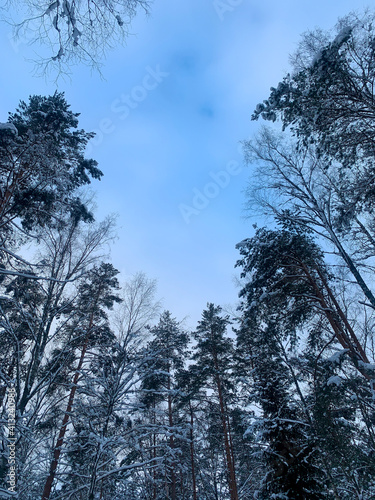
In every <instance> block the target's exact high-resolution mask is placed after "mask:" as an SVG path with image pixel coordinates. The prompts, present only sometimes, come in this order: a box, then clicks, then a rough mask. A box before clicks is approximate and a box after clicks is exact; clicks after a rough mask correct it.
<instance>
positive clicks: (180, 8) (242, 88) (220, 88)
mask: <svg viewBox="0 0 375 500" xmlns="http://www.w3.org/2000/svg"><path fill="white" fill-rule="evenodd" d="M366 5H369V3H368V2H365V1H361V0H332V1H327V0H314V1H312V0H304V1H301V0H284V1H283V2H280V1H276V0H264V1H260V0H222V1H217V0H216V1H215V0H188V1H187V0H174V1H173V0H154V3H153V5H152V7H151V15H150V16H148V17H147V16H145V15H144V14H143V12H140V13H139V15H138V17H137V18H136V19H135V20H134V22H133V24H132V28H131V33H132V34H131V36H129V38H128V40H127V45H126V46H125V47H119V48H117V49H116V50H114V51H112V52H111V53H109V55H108V57H107V59H106V61H105V62H104V66H103V68H102V72H103V76H104V79H102V78H101V77H100V76H99V75H98V74H96V73H92V72H91V71H90V69H89V68H85V67H82V66H81V67H75V68H72V73H71V77H70V79H69V78H67V79H65V80H62V79H60V80H59V81H58V82H57V83H56V82H55V81H54V79H53V78H52V77H51V78H47V79H43V78H38V77H35V76H33V74H32V73H33V64H32V63H31V62H29V61H28V60H27V59H28V58H29V59H30V58H32V57H33V50H34V48H33V47H29V46H28V45H27V43H25V42H26V41H22V40H21V41H20V42H17V43H16V42H14V41H12V39H11V36H10V35H11V28H10V27H9V26H7V25H5V24H2V25H0V36H1V44H2V47H3V49H2V51H1V56H0V57H1V59H2V61H1V67H2V78H1V102H0V121H2V122H5V121H6V120H7V112H8V111H13V110H14V109H15V107H16V106H17V104H18V102H19V100H20V99H23V100H27V99H28V96H29V95H31V94H42V95H49V94H53V93H54V91H55V90H58V91H64V92H65V94H66V98H67V101H68V102H69V103H70V104H71V109H72V111H74V112H80V113H81V116H80V126H81V127H82V128H84V129H85V130H87V131H95V132H97V137H96V139H95V140H94V141H93V142H92V144H90V147H89V156H91V157H93V158H95V159H96V160H97V161H98V162H99V167H100V168H101V170H102V171H103V172H104V177H103V178H102V180H101V181H100V183H99V182H94V183H93V184H92V187H93V188H94V189H95V191H96V192H97V205H98V210H97V219H101V218H104V217H105V215H107V214H109V213H112V212H115V213H117V214H118V236H119V238H118V240H117V241H116V243H115V244H114V245H113V247H112V261H113V263H114V265H115V266H116V267H117V268H118V269H119V270H120V271H121V272H122V274H123V278H126V277H127V276H129V275H131V274H133V273H135V272H137V271H140V270H142V271H144V272H145V273H146V274H147V275H148V276H149V277H150V278H156V279H157V280H158V295H159V297H161V298H163V306H164V308H166V309H169V310H170V311H171V312H172V314H173V315H174V316H176V317H177V319H182V318H184V317H185V316H189V318H187V321H186V325H187V326H191V327H195V325H196V321H197V320H198V319H199V318H200V315H201V312H202V310H203V309H204V308H205V306H206V303H207V302H214V303H215V304H217V305H222V306H223V305H227V304H235V303H236V301H237V293H238V290H237V289H236V287H235V286H234V283H233V277H234V275H235V274H236V271H235V269H234V264H235V262H236V259H237V258H238V253H237V251H236V250H235V245H236V243H238V242H239V241H241V240H242V239H244V238H246V237H249V236H251V235H252V234H253V229H252V223H253V222H255V220H254V221H251V220H248V219H245V217H244V207H245V194H244V190H245V188H246V185H247V183H248V180H249V178H251V168H249V167H245V166H244V164H243V160H242V154H241V149H240V144H239V142H240V141H241V140H243V139H247V138H249V137H250V136H251V134H252V133H254V131H255V130H256V129H257V127H258V126H259V125H258V124H257V123H252V122H251V120H250V117H251V114H252V111H253V109H254V108H255V106H256V104H257V103H258V102H260V101H262V100H263V99H265V98H267V97H268V94H269V88H270V86H272V85H276V84H277V83H278V82H279V80H280V79H281V78H282V77H283V75H284V74H285V73H286V72H287V71H288V69H289V61H288V56H289V54H290V53H292V52H293V51H294V50H295V48H296V46H297V43H298V40H299V36H300V34H301V33H303V32H304V31H306V30H308V29H313V28H315V27H321V28H323V29H329V28H331V27H333V26H334V25H335V23H336V21H337V18H338V17H340V16H343V15H345V14H347V13H349V12H350V11H351V10H354V9H361V8H364V7H365V6H366ZM370 7H371V5H370ZM258 222H259V221H258Z"/></svg>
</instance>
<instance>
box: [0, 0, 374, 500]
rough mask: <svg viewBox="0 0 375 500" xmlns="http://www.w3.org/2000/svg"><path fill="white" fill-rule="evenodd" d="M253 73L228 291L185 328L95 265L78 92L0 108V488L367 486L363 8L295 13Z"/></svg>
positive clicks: (153, 298)
mask: <svg viewBox="0 0 375 500" xmlns="http://www.w3.org/2000/svg"><path fill="white" fill-rule="evenodd" d="M99 3H100V2H99ZM109 3H111V2H109ZM58 8H59V2H54V3H53V4H51V6H50V9H51V11H53V10H54V9H58ZM68 14H69V12H68V13H65V16H68ZM56 15H57V14H56ZM69 15H71V11H70V14H69ZM58 19H60V17H59V18H58ZM72 19H73V18H72ZM116 19H117V18H116ZM119 19H120V18H119ZM117 21H118V24H119V25H120V26H121V23H120V21H121V19H120V21H119V20H118V19H117ZM56 22H57V21H56ZM72 22H73V21H70V23H71V26H70V28H69V29H70V30H73V31H72V32H74V33H75V35H74V37H72V36H70V37H68V38H67V41H66V42H65V41H64V39H62V40H63V42H62V43H67V44H68V45H69V44H71V45H69V46H70V49H71V51H72V52H71V53H72V54H74V47H75V45H74V44H77V40H78V41H79V39H80V36H81V33H80V32H79V31H78V28H77V27H76V26H75V25H74V23H73V24H72ZM64 26H65V25H64ZM68 27H69V22H68ZM68 34H69V33H68ZM61 50H62V52H61V59H62V57H63V54H64V51H63V45H62V46H61ZM65 53H67V52H65ZM54 62H59V58H57V59H55V60H54ZM68 62H69V60H68ZM272 84H274V85H275V86H274V87H271V90H270V94H269V96H268V97H267V96H264V97H265V100H264V101H263V102H262V103H259V104H257V103H254V106H253V108H254V111H253V115H252V120H255V121H258V122H259V127H258V132H257V133H256V134H255V135H254V137H252V138H251V139H250V140H244V141H243V143H242V145H243V154H244V161H245V162H246V164H247V165H248V170H249V172H251V180H250V181H249V184H248V186H247V190H246V200H245V203H246V206H247V208H248V213H249V220H250V224H249V237H248V238H246V239H244V240H243V241H241V242H233V245H236V243H237V251H238V260H237V262H233V267H234V268H236V269H237V271H238V272H239V278H238V303H237V304H236V307H234V308H233V309H232V310H227V308H226V307H224V305H223V304H214V303H212V302H210V298H209V297H207V301H208V302H207V306H206V308H205V309H204V310H203V311H202V315H201V319H200V321H199V322H198V323H197V325H196V328H195V330H193V331H190V330H188V329H187V328H186V327H185V326H184V322H183V321H182V319H178V318H175V316H174V314H173V311H169V310H164V307H163V308H162V307H161V305H160V302H159V300H158V295H157V286H156V281H155V280H154V279H151V278H149V277H148V276H147V275H146V274H145V273H142V272H139V273H137V274H135V275H134V276H133V277H132V278H131V279H128V280H124V279H123V278H122V277H121V274H120V273H119V271H118V270H117V269H116V268H115V267H114V266H113V264H112V263H111V260H110V258H109V252H110V247H111V244H112V242H113V241H114V238H115V236H116V222H115V219H114V217H112V216H108V217H107V218H105V219H104V220H97V217H96V214H95V202H94V200H93V199H92V195H91V194H90V192H89V191H88V190H87V188H88V186H89V185H91V186H92V187H93V189H95V185H96V182H97V181H98V180H100V179H101V178H103V182H104V181H105V171H104V173H103V172H102V171H101V169H100V166H99V165H98V163H97V161H96V160H95V159H91V158H87V157H86V153H85V149H86V147H87V144H88V142H89V140H90V139H91V138H92V137H93V134H92V133H91V132H86V131H85V130H82V129H81V128H80V127H79V111H80V110H75V109H74V110H72V109H71V106H70V105H69V103H68V102H67V100H66V97H65V95H64V93H62V92H55V93H54V94H52V95H49V96H41V95H33V96H31V97H30V99H29V101H27V102H25V101H21V102H20V104H19V106H18V107H17V109H15V110H13V111H10V112H9V118H8V121H7V122H5V123H1V124H0V227H1V231H0V360H1V361H0V404H1V406H0V408H1V414H0V422H1V426H0V430H1V439H0V498H4V499H8V498H17V499H19V500H36V499H40V500H49V499H51V500H60V499H70V500H98V499H103V500H124V499H125V500H138V499H143V500H250V499H258V500H260V499H263V500H269V499H275V500H276V499H280V500H287V499H288V500H298V499H301V500H302V499H307V500H310V499H311V500H315V499H316V500H318V499H326V500H342V499H348V500H353V499H358V500H370V499H374V498H375V386H374V382H375V338H374V328H375V285H374V278H373V273H374V272H375V221H374V209H375V180H374V179H375V161H374V160H375V125H374V124H375V100H374V85H375V13H374V12H372V11H366V12H362V13H360V14H354V13H352V14H348V15H347V16H346V17H344V18H342V19H340V20H339V21H338V23H337V25H336V26H335V28H334V29H333V30H332V31H330V32H326V31H323V30H320V29H315V30H313V31H310V32H306V33H304V34H303V35H302V38H301V41H300V42H299V45H298V48H297V50H296V52H295V53H294V54H293V56H291V68H290V73H288V74H287V75H286V76H285V77H284V78H283V80H282V81H281V82H279V83H277V82H270V85H272ZM249 121H250V120H249ZM239 140H241V138H239ZM244 187H246V186H244ZM255 219H256V220H257V221H259V220H263V221H265V222H264V224H262V225H261V224H260V223H259V222H258V223H257V224H258V225H257V224H255V223H254V221H255ZM252 224H253V227H251V226H252ZM167 307H168V306H167ZM188 313H189V311H186V314H188Z"/></svg>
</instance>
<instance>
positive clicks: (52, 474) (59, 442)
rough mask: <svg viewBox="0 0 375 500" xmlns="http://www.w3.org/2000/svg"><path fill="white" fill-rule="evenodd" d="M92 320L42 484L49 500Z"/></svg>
mask: <svg viewBox="0 0 375 500" xmlns="http://www.w3.org/2000/svg"><path fill="white" fill-rule="evenodd" d="M93 320H94V314H92V315H91V318H90V323H89V327H88V332H87V335H86V338H85V342H84V344H83V347H82V351H81V356H80V359H79V363H78V366H77V369H76V372H75V374H74V378H73V386H72V388H71V390H70V395H69V400H68V404H67V407H66V410H65V414H64V418H63V421H62V425H61V429H60V432H59V437H58V439H57V442H56V446H55V449H54V452H53V460H52V462H51V466H50V470H49V475H48V477H47V481H46V484H45V486H44V491H43V495H42V500H49V497H50V495H51V491H52V484H53V481H54V479H55V475H56V469H57V466H58V463H59V458H60V454H61V448H62V445H63V444H64V437H65V433H66V429H67V427H68V423H69V416H70V414H71V412H72V408H73V402H74V396H75V393H76V390H77V384H78V379H79V376H80V372H81V369H82V365H83V361H84V358H85V355H86V351H87V346H88V343H89V337H90V333H91V328H92V325H93Z"/></svg>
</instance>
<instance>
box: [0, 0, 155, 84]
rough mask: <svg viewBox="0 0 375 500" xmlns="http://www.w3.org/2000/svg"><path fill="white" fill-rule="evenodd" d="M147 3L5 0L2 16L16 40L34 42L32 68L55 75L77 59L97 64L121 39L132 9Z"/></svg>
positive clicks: (130, 0)
mask: <svg viewBox="0 0 375 500" xmlns="http://www.w3.org/2000/svg"><path fill="white" fill-rule="evenodd" d="M149 5H150V2H149V1H147V0H87V1H85V2H82V1H80V0H47V1H46V0H43V1H40V2H35V1H33V0H24V1H21V2H19V1H13V0H8V1H7V2H6V5H5V6H4V7H2V8H1V10H2V11H3V12H2V16H1V17H2V19H3V20H6V21H7V22H8V23H10V24H11V25H12V27H13V30H14V37H15V39H16V40H18V39H21V40H27V42H28V43H29V44H30V45H33V46H37V47H38V48H37V49H36V52H37V60H36V61H35V63H36V68H39V69H40V70H41V72H42V73H45V72H47V71H50V70H53V71H55V72H57V73H58V74H59V73H61V72H62V73H66V72H69V70H70V68H71V67H72V66H73V65H75V64H77V63H84V64H88V65H89V66H91V67H93V68H96V69H100V66H101V62H102V60H103V59H104V58H105V56H106V54H107V52H108V50H110V49H112V48H113V47H115V46H116V45H118V44H122V43H124V42H125V40H126V38H127V36H128V35H129V31H130V25H131V21H132V20H133V18H134V16H135V15H136V14H137V11H138V10H140V9H143V10H144V12H146V13H148V12H149ZM10 13H13V16H12V17H11V16H10Z"/></svg>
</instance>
